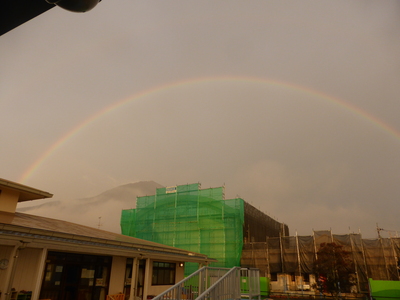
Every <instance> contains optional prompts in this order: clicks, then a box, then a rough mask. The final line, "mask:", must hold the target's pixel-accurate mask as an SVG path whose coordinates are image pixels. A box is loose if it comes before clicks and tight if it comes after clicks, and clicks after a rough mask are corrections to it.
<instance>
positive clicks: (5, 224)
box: [0, 212, 215, 262]
mask: <svg viewBox="0 0 400 300" xmlns="http://www.w3.org/2000/svg"><path fill="white" fill-rule="evenodd" d="M0 235H1V237H5V236H10V237H14V238H20V239H28V240H29V241H31V242H33V241H36V242H38V241H39V242H40V241H41V242H45V241H53V242H61V243H66V244H72V245H87V246H92V247H97V248H99V249H110V248H112V249H115V250H117V249H118V250H121V251H128V252H129V253H131V254H132V253H136V254H137V255H139V253H140V254H153V255H157V254H163V255H169V256H174V257H179V260H183V261H194V262H211V261H215V260H214V259H210V258H208V257H207V256H206V255H204V254H200V253H194V252H191V251H187V250H183V249H179V248H175V247H170V246H166V245H162V244H158V243H154V242H150V241H146V240H142V239H138V238H134V237H129V236H125V235H121V234H117V233H112V232H108V231H104V230H100V229H96V228H92V227H88V226H84V225H79V224H75V223H71V222H67V221H62V220H57V219H51V218H45V217H40V216H35V215H29V214H24V213H18V212H16V213H8V212H0Z"/></svg>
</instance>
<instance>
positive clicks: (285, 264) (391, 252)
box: [241, 231, 400, 293]
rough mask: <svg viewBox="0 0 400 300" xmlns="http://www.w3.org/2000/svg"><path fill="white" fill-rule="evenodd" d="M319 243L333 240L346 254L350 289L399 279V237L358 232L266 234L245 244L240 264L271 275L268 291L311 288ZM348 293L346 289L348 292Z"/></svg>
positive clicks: (357, 290)
mask: <svg viewBox="0 0 400 300" xmlns="http://www.w3.org/2000/svg"><path fill="white" fill-rule="evenodd" d="M322 243H335V244H336V245H339V246H342V249H343V250H344V251H346V252H348V253H349V258H350V259H351V261H352V264H351V270H349V272H350V273H352V274H353V278H354V282H355V285H354V287H353V289H352V291H353V292H361V293H364V292H368V278H372V279H374V280H400V277H399V266H400V265H399V259H398V258H399V257H400V238H379V239H362V237H361V234H354V233H353V234H345V235H336V234H332V232H331V231H314V232H313V235H311V236H287V237H283V236H281V237H269V238H267V241H266V242H253V243H245V244H244V246H243V252H242V259H241V265H242V266H243V267H249V266H251V267H255V268H258V269H260V275H261V276H263V275H264V276H266V277H269V278H270V284H271V290H273V291H275V292H277V291H281V292H282V291H284V292H286V291H300V290H312V289H313V288H312V287H313V285H314V284H315V283H316V281H317V278H316V276H315V270H314V266H315V261H316V259H317V255H318V249H320V246H321V244H322ZM347 292H349V291H347Z"/></svg>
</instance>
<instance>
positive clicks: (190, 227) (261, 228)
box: [121, 183, 289, 274]
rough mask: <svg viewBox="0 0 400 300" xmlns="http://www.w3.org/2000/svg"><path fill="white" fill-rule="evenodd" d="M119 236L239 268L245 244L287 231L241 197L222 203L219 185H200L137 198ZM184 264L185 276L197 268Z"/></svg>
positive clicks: (122, 218)
mask: <svg viewBox="0 0 400 300" xmlns="http://www.w3.org/2000/svg"><path fill="white" fill-rule="evenodd" d="M121 229H122V234H125V235H129V236H133V237H137V238H141V239H145V240H149V241H154V242H157V243H162V244H165V245H169V246H174V247H178V248H182V249H186V250H190V251H195V252H199V253H204V254H207V255H208V256H209V257H212V258H215V259H216V260H217V261H218V262H214V263H212V264H211V266H215V267H228V268H230V267H234V266H239V265H240V259H241V256H242V249H243V244H244V243H245V242H246V241H265V239H266V236H274V237H279V236H280V235H282V234H283V235H287V234H288V231H289V230H288V227H287V226H286V225H285V224H282V223H279V222H277V221H275V220H273V219H272V218H270V217H269V216H267V215H266V214H264V213H262V212H261V211H259V210H257V209H256V208H254V207H253V206H251V205H250V204H248V203H246V202H245V201H244V200H243V199H241V198H236V199H225V191H224V187H217V188H208V189H201V186H200V184H199V183H196V184H187V185H180V186H174V187H167V188H159V189H157V190H156V193H155V195H151V196H145V197H138V198H137V202H136V208H135V209H130V210H124V211H122V216H121ZM197 268H198V266H197V265H196V264H187V265H186V267H185V273H186V274H190V273H192V272H193V271H194V270H196V269H197Z"/></svg>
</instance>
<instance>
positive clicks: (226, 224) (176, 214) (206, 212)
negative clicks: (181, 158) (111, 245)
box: [121, 184, 400, 293]
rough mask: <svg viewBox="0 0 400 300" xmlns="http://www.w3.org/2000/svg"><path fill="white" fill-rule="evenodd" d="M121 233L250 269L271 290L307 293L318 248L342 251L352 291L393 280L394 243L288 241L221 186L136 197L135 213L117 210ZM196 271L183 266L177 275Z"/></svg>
mask: <svg viewBox="0 0 400 300" xmlns="http://www.w3.org/2000/svg"><path fill="white" fill-rule="evenodd" d="M121 229H122V234H125V235H129V236H133V237H137V238H141V239H145V240H150V241H154V242H157V243H162V244H166V245H169V246H174V247H179V248H182V249H186V250H189V251H193V252H198V253H203V254H206V255H208V256H209V257H212V258H215V259H217V260H218V262H217V263H213V264H212V266H216V267H233V266H242V267H248V268H249V267H250V268H258V269H259V270H260V275H261V276H265V277H268V278H269V279H270V287H271V291H274V292H298V291H301V292H302V293H303V292H306V291H310V293H313V292H314V291H313V290H315V288H314V286H315V285H314V284H315V283H316V282H317V276H316V275H315V273H316V272H315V261H316V259H317V255H318V250H319V249H320V246H321V244H322V243H335V244H337V245H340V246H341V247H342V248H343V249H344V250H345V251H346V252H349V253H350V258H351V260H352V262H353V263H352V266H351V270H349V272H350V273H352V274H353V278H354V282H355V285H354V287H353V290H352V292H366V291H368V278H372V279H375V280H399V260H398V258H399V257H400V239H399V238H379V239H362V237H361V234H345V235H336V234H332V233H331V231H315V232H313V235H311V236H289V229H288V227H287V225H285V224H283V223H279V222H277V221H275V220H274V219H272V218H270V217H269V216H267V215H266V214H264V213H263V212H261V211H260V210H258V209H256V208H254V207H253V206H252V205H250V204H249V203H247V202H245V201H244V200H243V199H241V198H236V199H227V200H225V196H224V187H218V188H208V189H201V188H200V184H188V185H181V186H174V187H167V188H159V189H157V190H156V194H155V195H152V196H145V197H138V198H137V203H136V209H130V210H123V211H122V217H121ZM197 268H198V265H195V264H187V265H186V266H185V273H186V274H190V273H192V272H194V271H195V270H197ZM347 292H349V291H347Z"/></svg>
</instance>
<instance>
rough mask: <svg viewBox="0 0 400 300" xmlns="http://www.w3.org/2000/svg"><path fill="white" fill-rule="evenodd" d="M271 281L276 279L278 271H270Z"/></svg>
mask: <svg viewBox="0 0 400 300" xmlns="http://www.w3.org/2000/svg"><path fill="white" fill-rule="evenodd" d="M271 281H278V273H271Z"/></svg>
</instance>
